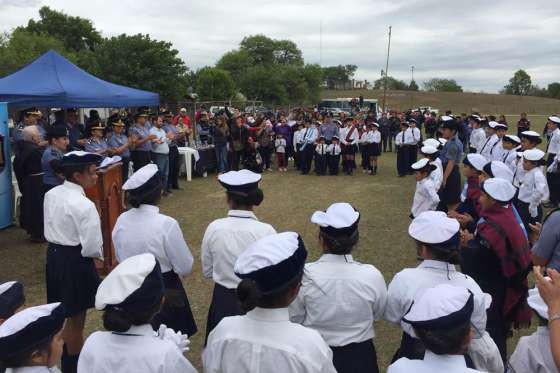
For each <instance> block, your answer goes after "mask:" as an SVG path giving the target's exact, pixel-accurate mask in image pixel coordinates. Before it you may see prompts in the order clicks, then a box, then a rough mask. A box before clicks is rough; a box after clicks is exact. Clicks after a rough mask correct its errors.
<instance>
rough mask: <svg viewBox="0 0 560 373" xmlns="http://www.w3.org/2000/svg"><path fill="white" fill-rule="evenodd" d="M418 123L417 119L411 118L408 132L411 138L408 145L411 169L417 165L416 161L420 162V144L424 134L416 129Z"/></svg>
mask: <svg viewBox="0 0 560 373" xmlns="http://www.w3.org/2000/svg"><path fill="white" fill-rule="evenodd" d="M417 123H418V122H417V121H416V119H414V118H410V119H409V120H408V125H409V127H408V129H407V130H406V131H407V132H408V133H409V136H410V138H411V140H410V142H409V143H407V145H408V151H409V156H408V163H409V167H411V166H412V164H413V163H416V161H417V160H418V144H419V143H420V141H421V140H422V133H421V132H420V130H419V129H418V128H417V127H416V125H417Z"/></svg>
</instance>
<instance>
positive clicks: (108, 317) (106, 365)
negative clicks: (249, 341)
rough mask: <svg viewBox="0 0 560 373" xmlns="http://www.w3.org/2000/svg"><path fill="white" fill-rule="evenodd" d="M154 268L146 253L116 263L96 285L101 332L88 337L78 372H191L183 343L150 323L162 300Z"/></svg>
mask: <svg viewBox="0 0 560 373" xmlns="http://www.w3.org/2000/svg"><path fill="white" fill-rule="evenodd" d="M163 282H164V279H163V276H162V273H161V269H160V265H159V263H158V261H157V260H156V258H155V257H154V256H153V255H152V254H141V255H136V256H132V257H130V258H128V259H126V260H124V261H122V262H121V263H120V264H119V265H118V266H117V267H115V269H113V271H112V272H111V273H109V275H107V277H106V278H105V279H104V280H103V282H102V283H101V285H99V290H98V291H97V295H96V297H95V307H96V308H97V309H98V310H100V311H103V326H104V327H105V329H106V330H107V331H106V332H95V333H93V334H92V335H90V336H89V337H88V339H87V340H86V343H85V344H84V349H83V351H82V354H81V355H80V361H79V364H78V372H79V373H105V372H112V373H125V372H144V373H160V372H166V373H193V372H196V369H194V368H193V366H192V365H191V363H190V362H189V361H188V360H187V359H186V358H185V357H184V356H183V351H184V350H188V343H189V341H188V339H187V338H186V337H185V336H183V335H181V333H174V332H173V330H169V329H165V328H161V329H160V330H159V331H158V334H157V335H156V334H155V333H154V330H153V329H152V325H150V322H151V320H152V318H153V317H154V315H155V314H157V313H158V311H159V310H160V308H161V306H162V303H163V302H164V293H165V289H164V286H163Z"/></svg>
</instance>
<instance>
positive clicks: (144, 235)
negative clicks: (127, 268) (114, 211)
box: [112, 163, 197, 336]
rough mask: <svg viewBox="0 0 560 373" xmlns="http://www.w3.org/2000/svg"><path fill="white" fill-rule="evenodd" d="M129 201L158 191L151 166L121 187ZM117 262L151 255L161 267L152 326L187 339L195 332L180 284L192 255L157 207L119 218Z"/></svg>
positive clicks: (176, 228)
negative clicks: (159, 300) (160, 301)
mask: <svg viewBox="0 0 560 373" xmlns="http://www.w3.org/2000/svg"><path fill="white" fill-rule="evenodd" d="M122 188H123V190H125V191H128V193H129V196H130V198H135V199H138V200H140V201H141V200H142V199H143V198H144V196H146V195H150V194H151V193H153V192H154V191H156V190H161V188H162V185H161V176H160V173H159V171H158V168H157V166H156V165H155V164H153V163H151V164H148V165H146V166H144V167H142V168H141V169H139V170H138V171H136V172H135V173H134V174H133V175H132V176H131V177H130V178H129V179H128V180H127V182H126V183H125V184H124V185H123V187H122ZM112 238H113V244H114V246H115V254H116V255H117V259H118V260H119V262H121V261H123V260H125V259H127V258H129V257H131V256H134V255H138V254H143V253H151V254H153V255H154V256H155V257H156V258H157V260H158V262H159V263H160V265H161V270H162V272H163V281H164V284H165V292H166V296H165V303H164V305H163V307H162V309H161V311H160V312H159V313H158V314H157V315H156V316H155V317H154V320H153V326H154V329H157V327H158V326H159V324H165V325H167V326H168V327H170V328H171V329H173V330H175V331H180V332H182V333H185V334H187V335H189V336H191V335H194V334H195V333H196V331H197V327H196V323H195V321H194V317H193V314H192V311H191V307H190V303H189V300H188V298H187V294H186V292H185V289H184V287H183V284H182V282H181V278H185V277H186V276H187V275H188V274H190V273H191V271H192V265H193V256H192V254H191V252H190V250H189V247H188V246H187V243H186V242H185V239H184V237H183V233H182V232H181V227H180V226H179V223H177V221H176V220H175V219H173V218H172V217H170V216H167V215H163V214H161V213H160V212H159V208H158V207H157V206H153V205H148V204H141V205H139V206H138V207H135V208H131V209H130V210H128V211H126V212H124V213H123V214H121V216H119V218H118V219H117V222H116V223H115V227H114V228H113V233H112Z"/></svg>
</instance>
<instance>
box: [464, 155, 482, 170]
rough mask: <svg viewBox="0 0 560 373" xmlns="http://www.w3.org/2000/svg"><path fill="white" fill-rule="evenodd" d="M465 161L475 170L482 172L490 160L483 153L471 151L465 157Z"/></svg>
mask: <svg viewBox="0 0 560 373" xmlns="http://www.w3.org/2000/svg"><path fill="white" fill-rule="evenodd" d="M464 163H467V164H469V165H470V166H471V167H472V168H474V169H475V170H477V171H481V172H482V170H483V169H484V166H485V165H486V163H488V160H487V159H486V157H484V156H483V155H481V154H477V153H469V154H467V156H466V157H465V161H464Z"/></svg>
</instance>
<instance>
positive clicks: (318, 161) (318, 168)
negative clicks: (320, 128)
mask: <svg viewBox="0 0 560 373" xmlns="http://www.w3.org/2000/svg"><path fill="white" fill-rule="evenodd" d="M327 147H328V145H327V144H325V137H324V136H321V137H319V143H318V144H317V145H316V146H315V173H316V174H317V175H325V174H326V173H327Z"/></svg>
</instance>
